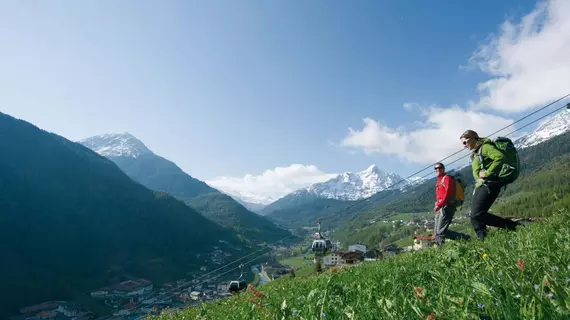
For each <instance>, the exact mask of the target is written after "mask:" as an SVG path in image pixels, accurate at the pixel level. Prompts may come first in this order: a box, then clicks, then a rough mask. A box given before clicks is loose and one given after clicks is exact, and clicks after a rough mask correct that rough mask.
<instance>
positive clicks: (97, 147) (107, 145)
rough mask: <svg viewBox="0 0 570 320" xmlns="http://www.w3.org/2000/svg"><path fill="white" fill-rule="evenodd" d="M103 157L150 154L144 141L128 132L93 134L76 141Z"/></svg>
mask: <svg viewBox="0 0 570 320" xmlns="http://www.w3.org/2000/svg"><path fill="white" fill-rule="evenodd" d="M78 142H79V143H81V144H82V145H84V146H86V147H87V148H89V149H91V150H93V151H95V152H97V153H98V154H100V155H102V156H104V157H133V158H137V157H139V156H141V155H143V154H152V151H150V150H149V149H148V148H147V147H146V146H145V145H144V143H142V142H141V141H140V140H138V139H137V138H135V137H134V136H133V135H131V134H130V133H128V132H125V133H110V134H103V135H98V136H93V137H90V138H87V139H83V140H81V141H78Z"/></svg>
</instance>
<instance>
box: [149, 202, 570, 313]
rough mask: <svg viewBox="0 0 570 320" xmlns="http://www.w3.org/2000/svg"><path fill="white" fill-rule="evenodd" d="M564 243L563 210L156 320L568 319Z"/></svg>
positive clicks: (568, 221)
mask: <svg viewBox="0 0 570 320" xmlns="http://www.w3.org/2000/svg"><path fill="white" fill-rule="evenodd" d="M569 238H570V213H569V212H568V210H565V211H564V212H561V213H558V214H556V215H553V216H552V217H550V218H548V219H547V221H540V222H534V223H532V224H530V225H529V226H527V227H525V228H520V229H518V230H517V231H516V232H508V233H507V232H494V231H491V232H490V236H489V237H488V238H487V239H485V241H476V240H472V241H468V242H461V243H457V242H456V243H448V244H446V245H444V246H442V247H441V248H430V249H424V250H420V251H415V252H413V253H405V254H399V255H397V256H395V257H391V258H387V259H382V260H380V261H377V262H363V263H361V264H360V265H355V266H354V267H349V268H343V267H336V268H331V269H329V270H327V271H325V272H324V273H322V274H320V275H314V276H310V277H300V276H297V277H296V278H294V279H291V277H289V276H285V277H282V278H280V279H279V280H278V281H272V282H270V283H268V284H266V285H264V286H262V287H260V288H258V289H257V290H258V291H260V292H261V293H263V295H262V294H260V293H257V292H246V293H244V294H240V295H237V296H235V297H231V298H229V299H227V300H223V301H220V302H215V303H204V304H201V305H200V306H198V307H196V308H188V309H183V310H180V311H174V312H173V313H169V314H168V315H164V316H159V317H157V320H179V319H180V320H182V319H200V318H202V319H211V320H217V319H220V320H221V319H228V318H229V317H228V314H231V315H232V316H233V317H234V318H235V319H270V318H274V319H301V318H303V319H560V320H562V319H568V318H569V316H570V310H569V308H568V302H567V301H568V300H567V299H568V284H569V283H568V276H569V275H568V272H569V271H568V270H567V268H566V266H568V265H570V255H568V239H569ZM252 306H255V307H252ZM269 315H271V316H269Z"/></svg>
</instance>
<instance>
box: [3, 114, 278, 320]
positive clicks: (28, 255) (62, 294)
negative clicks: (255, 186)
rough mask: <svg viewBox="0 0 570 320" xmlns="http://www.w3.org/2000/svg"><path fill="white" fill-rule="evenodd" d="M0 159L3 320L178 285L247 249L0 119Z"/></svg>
mask: <svg viewBox="0 0 570 320" xmlns="http://www.w3.org/2000/svg"><path fill="white" fill-rule="evenodd" d="M138 147H139V148H138V149H136V150H137V152H138V151H144V150H143V148H142V147H141V146H138ZM0 150H2V156H0V253H1V254H2V263H0V283H1V285H0V296H1V297H2V299H1V300H0V318H2V319H5V318H6V317H7V316H8V315H10V314H17V313H18V311H17V310H18V309H19V308H22V307H25V306H27V305H31V304H35V303H38V302H41V301H52V300H65V299H69V300H72V299H73V298H77V297H81V296H85V294H86V293H89V292H90V291H92V290H95V289H97V288H100V287H104V286H108V285H110V284H113V283H116V282H120V281H124V280H126V279H132V278H133V277H140V278H144V279H148V280H150V281H152V282H153V283H165V282H169V281H174V280H176V279H181V278H184V277H186V276H187V274H188V273H189V272H195V271H199V269H200V268H202V267H206V268H208V269H210V268H211V267H215V266H216V265H217V264H216V263H214V261H213V260H212V257H211V254H212V253H213V252H215V251H217V249H219V250H221V251H222V252H223V256H222V257H220V258H221V259H222V261H221V263H225V262H227V261H228V259H230V258H229V257H230V256H237V255H243V254H246V253H247V252H251V251H252V250H253V248H252V247H251V246H249V245H248V244H247V243H245V242H244V241H242V240H241V239H240V237H239V236H238V235H237V234H236V233H235V231H234V230H233V229H230V228H225V227H223V226H220V225H219V224H217V223H214V222H213V221H211V220H209V219H207V218H205V217H204V216H203V215H202V214H200V213H198V211H196V209H193V208H191V207H190V206H187V205H185V204H184V203H183V202H182V201H179V200H177V199H176V198H174V197H172V196H169V195H167V194H165V193H163V192H158V191H153V190H150V189H148V188H146V187H144V186H143V185H141V184H139V183H137V182H135V181H133V180H132V179H131V178H129V177H128V176H127V175H126V174H125V173H124V172H122V171H121V170H120V169H119V167H117V165H115V163H113V162H112V161H110V160H108V159H107V158H105V157H103V156H100V155H99V154H97V153H96V152H93V151H92V150H90V149H88V148H86V147H84V146H83V145H81V144H78V143H75V142H72V141H69V140H67V139H65V138H63V137H61V136H58V135H55V134H52V133H49V132H46V131H43V130H41V129H39V128H37V127H35V126H34V125H32V124H30V123H28V122H25V121H23V120H19V119H16V118H13V117H11V116H9V115H6V114H4V113H0ZM133 150H134V149H133ZM133 156H134V155H133ZM141 170H142V169H141ZM198 185H199V184H198ZM203 189H204V190H206V188H203ZM196 193H198V191H196ZM267 225H268V226H271V224H269V223H267ZM271 230H275V232H280V233H281V234H286V233H285V232H284V231H280V229H277V228H273V229H271ZM258 235H259V234H258ZM256 236H257V235H256ZM5 316H6V317H5Z"/></svg>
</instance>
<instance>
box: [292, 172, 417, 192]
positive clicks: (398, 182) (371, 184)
mask: <svg viewBox="0 0 570 320" xmlns="http://www.w3.org/2000/svg"><path fill="white" fill-rule="evenodd" d="M418 181H419V178H415V179H413V180H412V179H410V180H406V179H403V178H402V177H400V176H399V175H397V174H395V173H388V172H385V171H382V170H380V169H379V168H378V167H377V166H376V165H371V166H370V167H369V168H368V169H366V170H364V171H361V172H356V173H353V172H345V173H342V174H339V175H338V176H336V177H335V178H333V179H330V180H328V181H325V182H320V183H314V184H312V185H310V186H309V187H307V188H303V189H300V190H297V191H296V192H294V193H293V194H292V195H295V194H302V193H305V192H308V193H311V194H314V195H316V196H317V197H319V198H327V199H336V200H345V201H354V200H360V199H365V198H368V197H370V196H372V195H374V194H375V193H378V192H380V191H382V190H386V189H388V188H392V187H397V188H402V187H404V186H406V185H409V184H410V183H418Z"/></svg>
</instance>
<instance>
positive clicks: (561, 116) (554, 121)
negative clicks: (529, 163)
mask: <svg viewBox="0 0 570 320" xmlns="http://www.w3.org/2000/svg"><path fill="white" fill-rule="evenodd" d="M568 130H570V109H565V110H563V111H561V112H559V113H557V114H556V115H554V116H553V117H551V118H549V119H548V120H546V121H545V122H544V123H542V125H540V126H539V127H538V128H536V130H534V132H533V133H531V134H528V135H526V136H523V137H521V138H519V139H517V140H516V141H515V142H514V144H515V146H516V147H517V148H520V149H523V148H528V147H531V146H534V145H537V144H539V143H541V142H544V141H546V140H548V139H551V138H553V137H555V136H558V135H561V134H563V133H565V132H566V131H568Z"/></svg>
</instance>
